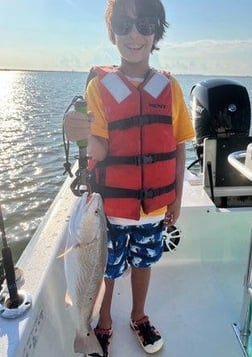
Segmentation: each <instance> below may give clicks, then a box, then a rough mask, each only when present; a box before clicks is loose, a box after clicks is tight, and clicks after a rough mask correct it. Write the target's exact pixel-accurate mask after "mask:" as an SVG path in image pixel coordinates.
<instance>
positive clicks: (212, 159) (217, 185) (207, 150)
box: [203, 136, 252, 197]
mask: <svg viewBox="0 0 252 357" xmlns="http://www.w3.org/2000/svg"><path fill="white" fill-rule="evenodd" d="M249 143H252V137H249V136H244V137H237V136H236V137H229V138H217V139H209V138H206V139H204V149H203V185H204V188H205V190H206V191H207V192H208V193H209V192H210V179H209V172H208V167H207V166H208V165H207V164H208V163H211V169H212V181H213V189H214V196H215V197H227V196H252V182H251V181H249V180H248V179H247V178H245V177H244V176H242V175H241V174H240V173H239V172H238V171H237V170H235V169H234V168H233V167H232V166H231V165H230V164H229V162H228V159H227V157H228V155H229V154H230V153H232V152H236V151H240V150H246V148H247V145H248V144H249Z"/></svg>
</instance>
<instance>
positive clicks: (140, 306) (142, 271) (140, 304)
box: [131, 267, 151, 320]
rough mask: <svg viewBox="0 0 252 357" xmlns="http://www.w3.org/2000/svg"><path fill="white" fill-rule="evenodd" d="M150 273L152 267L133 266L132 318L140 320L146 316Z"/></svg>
mask: <svg viewBox="0 0 252 357" xmlns="http://www.w3.org/2000/svg"><path fill="white" fill-rule="evenodd" d="M150 275H151V268H135V267H132V271H131V284H132V311H131V319H132V320H139V319H141V318H142V317H144V316H145V312H144V306H145V301H146V296H147V292H148V287H149V282H150Z"/></svg>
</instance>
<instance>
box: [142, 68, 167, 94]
mask: <svg viewBox="0 0 252 357" xmlns="http://www.w3.org/2000/svg"><path fill="white" fill-rule="evenodd" d="M168 83H169V78H167V77H166V76H165V75H164V74H162V73H155V74H154V76H152V77H151V79H150V80H149V82H148V83H147V84H146V85H145V86H144V88H143V89H144V90H145V91H146V92H148V93H149V94H150V95H151V96H152V97H153V98H155V99H157V97H158V96H159V95H160V93H161V92H162V91H163V89H164V88H165V87H166V86H167V84H168Z"/></svg>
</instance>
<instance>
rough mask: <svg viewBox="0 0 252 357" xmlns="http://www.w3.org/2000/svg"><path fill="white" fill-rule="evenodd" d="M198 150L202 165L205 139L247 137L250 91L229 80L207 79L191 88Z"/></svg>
mask: <svg viewBox="0 0 252 357" xmlns="http://www.w3.org/2000/svg"><path fill="white" fill-rule="evenodd" d="M190 95H191V109H192V120H193V123H194V128H195V132H196V151H197V155H198V158H199V161H200V162H201V167H202V156H203V141H204V139H205V138H219V137H226V138H228V137H233V136H235V137H237V136H248V135H249V130H250V115H251V108H250V101H249V96H248V92H247V89H246V88H245V87H244V86H242V85H241V84H239V83H238V82H235V81H232V80H229V79H221V78H217V79H207V80H204V81H202V82H199V83H198V84H196V85H194V86H193V87H192V89H191V93H190Z"/></svg>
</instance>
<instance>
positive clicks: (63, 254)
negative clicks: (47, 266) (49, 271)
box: [57, 245, 74, 259]
mask: <svg viewBox="0 0 252 357" xmlns="http://www.w3.org/2000/svg"><path fill="white" fill-rule="evenodd" d="M73 248H74V246H73V245H72V246H71V247H70V248H68V249H66V250H65V251H64V252H63V253H62V254H60V255H58V256H57V258H58V259H59V258H64V257H65V256H66V255H67V254H68V253H70V252H71V251H72V250H73Z"/></svg>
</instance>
